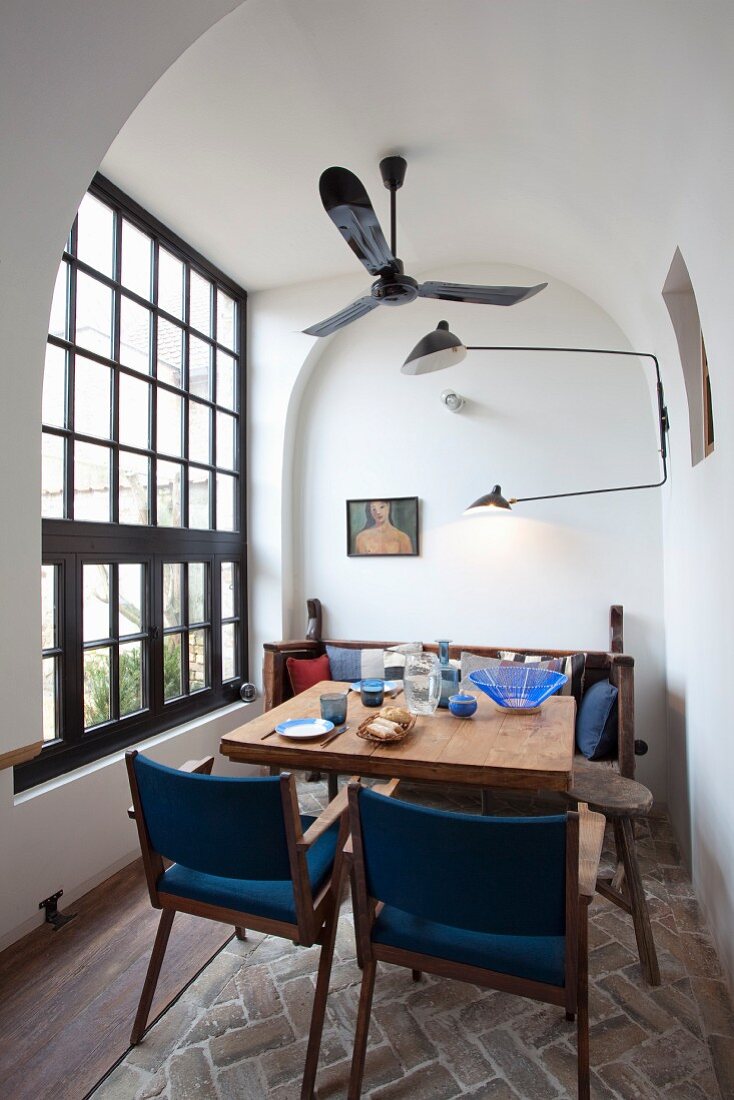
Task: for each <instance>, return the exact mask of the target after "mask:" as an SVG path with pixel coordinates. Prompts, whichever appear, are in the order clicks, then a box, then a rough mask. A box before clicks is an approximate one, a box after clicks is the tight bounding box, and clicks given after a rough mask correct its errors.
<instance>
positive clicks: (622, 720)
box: [263, 599, 647, 779]
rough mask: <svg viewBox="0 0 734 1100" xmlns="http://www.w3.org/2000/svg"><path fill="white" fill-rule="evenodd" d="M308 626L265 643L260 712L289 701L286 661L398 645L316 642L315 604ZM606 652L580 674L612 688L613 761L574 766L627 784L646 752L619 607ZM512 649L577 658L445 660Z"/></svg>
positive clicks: (563, 652)
mask: <svg viewBox="0 0 734 1100" xmlns="http://www.w3.org/2000/svg"><path fill="white" fill-rule="evenodd" d="M308 610H309V624H308V629H307V631H306V637H305V638H303V639H298V640H295V641H281V642H266V643H265V645H264V647H263V648H264V657H263V693H264V697H265V699H264V702H265V710H270V709H271V708H272V707H276V706H278V705H279V704H280V703H283V702H285V700H286V699H291V698H292V697H293V689H292V687H291V682H290V679H289V677H288V669H287V666H286V662H287V660H288V658H289V657H297V658H300V659H301V660H307V659H308V658H313V657H319V656H321V654H323V653H325V652H326V646H327V645H333V646H341V647H343V648H346V649H372V648H375V649H387V648H388V647H389V646H393V645H399V644H400V643H399V642H376V641H368V642H367V641H354V640H353V639H348V640H344V639H336V638H333V639H332V638H329V639H322V637H321V604H320V602H319V601H318V600H316V599H313V600H309V601H308ZM609 624H610V646H609V651H608V652H604V651H600V650H592V651H586V672H585V675H584V690H586V689H588V688H589V687H590V686H591V685H592V684H594V683H596V682H597V681H599V680H609V682H610V683H612V684H614V686H615V687H616V688H617V691H618V692H619V694H618V697H617V698H618V718H617V722H618V731H617V732H618V738H617V746H618V747H617V755H616V757H615V758H614V759H610V760H608V761H600V762H598V763H589V762H588V761H585V758H584V757H582V756H579V766H580V767H581V766H589V767H591V768H592V769H593V770H594V771H596V770H598V769H600V768H608V767H613V768H615V769H616V770H617V771H618V772H619V774H620V775H623V776H625V777H626V778H627V779H634V777H635V754H637V755H643V754H644V753H645V752H647V745H646V744H645V742H644V741H636V740H635V662H634V658H633V657H630V655H629V654H627V653H623V652H622V650H623V612H622V608H621V607H620V606H619V605H614V606H612V608H611V609H610V620H609ZM424 649H427V650H429V651H430V652H432V653H436V652H437V651H438V647H437V646H436V645H435V644H433V643H428V644H425V645H424ZM509 649H512V650H513V651H514V652H515V653H525V654H536V653H542V654H544V655H548V656H551V657H568V656H570V655H571V654H572V653H576V652H579V651H578V650H573V649H546V648H544V647H538V646H532V647H522V646H521V647H518V646H486V645H470V644H463V645H452V646H451V647H450V650H449V656H450V657H453V658H460V657H461V651H462V650H469V651H470V652H471V653H476V654H478V655H479V656H481V657H498V656H499V653H500V650H509Z"/></svg>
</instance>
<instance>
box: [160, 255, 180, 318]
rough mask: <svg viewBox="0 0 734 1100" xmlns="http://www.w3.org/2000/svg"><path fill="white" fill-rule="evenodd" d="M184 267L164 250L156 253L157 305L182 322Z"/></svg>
mask: <svg viewBox="0 0 734 1100" xmlns="http://www.w3.org/2000/svg"><path fill="white" fill-rule="evenodd" d="M183 276H184V265H183V264H182V263H181V261H180V260H177V259H176V257H175V256H172V255H171V253H170V252H167V251H166V249H165V248H161V249H159V251H158V305H159V306H160V308H161V309H165V311H166V313H172V314H173V316H174V317H179V318H180V319H181V320H183V287H184V282H183Z"/></svg>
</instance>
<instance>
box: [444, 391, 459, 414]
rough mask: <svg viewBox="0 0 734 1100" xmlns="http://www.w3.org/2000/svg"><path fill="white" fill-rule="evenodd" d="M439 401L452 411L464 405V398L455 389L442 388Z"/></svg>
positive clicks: (456, 410)
mask: <svg viewBox="0 0 734 1100" xmlns="http://www.w3.org/2000/svg"><path fill="white" fill-rule="evenodd" d="M441 403H442V404H444V405H445V406H446V408H447V409H449V410H450V412H452V413H457V412H458V411H459V409H463V407H464V398H463V397H462V396H461V394H460V393H457V392H456V390H444V391H443V393H442V394H441Z"/></svg>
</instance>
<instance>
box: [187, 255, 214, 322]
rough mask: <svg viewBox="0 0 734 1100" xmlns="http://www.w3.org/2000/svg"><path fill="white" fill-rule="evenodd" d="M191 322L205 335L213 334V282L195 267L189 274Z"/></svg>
mask: <svg viewBox="0 0 734 1100" xmlns="http://www.w3.org/2000/svg"><path fill="white" fill-rule="evenodd" d="M189 324H190V325H192V326H193V327H194V328H197V329H198V330H199V332H203V333H204V335H205V336H211V334H212V284H211V283H210V282H209V280H208V279H204V278H203V277H202V276H201V275H199V273H198V272H196V271H194V270H193V268H192V270H191V273H190V275H189Z"/></svg>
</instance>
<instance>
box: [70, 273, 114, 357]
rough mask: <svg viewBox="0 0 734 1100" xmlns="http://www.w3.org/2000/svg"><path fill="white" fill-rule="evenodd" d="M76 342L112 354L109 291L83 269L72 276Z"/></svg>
mask: <svg viewBox="0 0 734 1100" xmlns="http://www.w3.org/2000/svg"><path fill="white" fill-rule="evenodd" d="M76 342H77V344H79V345H80V346H81V347H83V348H88V349H89V350H90V351H96V352H97V354H98V355H104V356H106V358H108V359H110V358H111V357H112V291H111V290H110V288H109V287H106V286H105V285H104V284H103V283H100V282H99V281H98V280H97V279H93V278H92V277H91V276H90V275H85V274H84V272H83V271H79V272H77V277H76Z"/></svg>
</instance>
